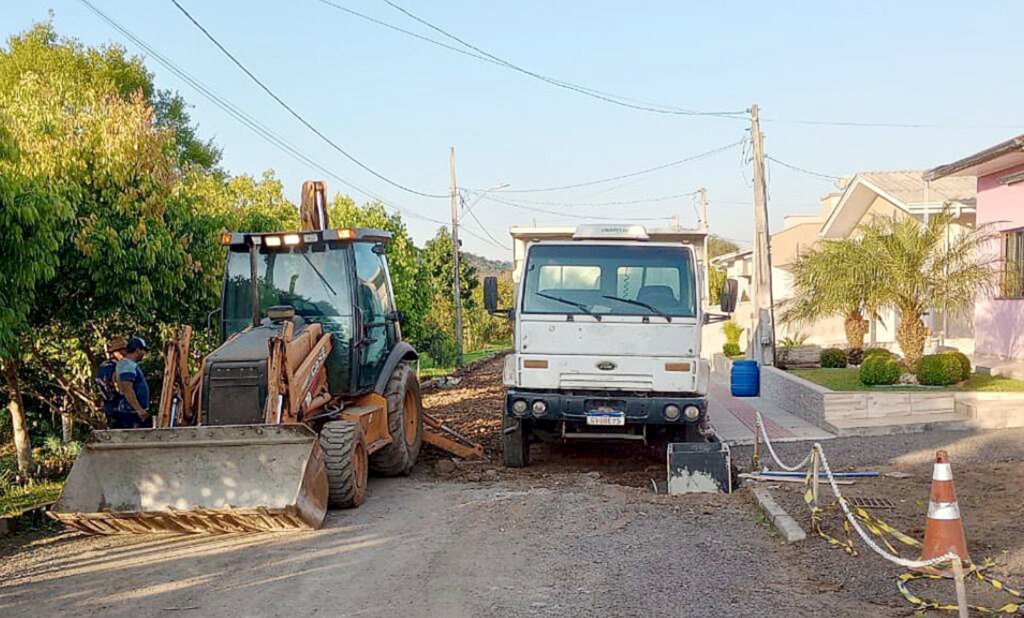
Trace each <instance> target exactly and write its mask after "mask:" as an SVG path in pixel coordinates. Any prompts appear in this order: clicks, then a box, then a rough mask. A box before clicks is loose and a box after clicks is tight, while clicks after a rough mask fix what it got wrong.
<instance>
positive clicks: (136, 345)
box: [125, 337, 149, 353]
mask: <svg viewBox="0 0 1024 618" xmlns="http://www.w3.org/2000/svg"><path fill="white" fill-rule="evenodd" d="M125 349H126V350H128V353H132V352H134V351H136V350H146V351H149V346H148V345H146V340H145V339H143V338H142V337H132V338H131V339H129V340H128V345H127V346H126V347H125Z"/></svg>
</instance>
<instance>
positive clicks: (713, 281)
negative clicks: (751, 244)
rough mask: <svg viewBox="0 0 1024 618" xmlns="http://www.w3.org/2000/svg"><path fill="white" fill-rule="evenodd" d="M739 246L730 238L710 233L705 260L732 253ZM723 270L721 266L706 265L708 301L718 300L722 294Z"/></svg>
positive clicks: (713, 302) (737, 249) (714, 301)
mask: <svg viewBox="0 0 1024 618" xmlns="http://www.w3.org/2000/svg"><path fill="white" fill-rule="evenodd" d="M739 250H740V247H739V245H737V244H736V243H734V242H732V241H731V240H726V239H724V238H722V237H721V236H715V235H711V236H708V255H707V260H708V261H709V262H710V260H711V259H712V258H716V257H718V256H720V255H725V254H727V253H732V252H733V251H739ZM725 279H726V276H725V270H723V269H721V268H714V267H711V266H709V267H708V302H709V303H711V304H715V303H717V302H718V297H719V296H721V295H722V286H723V285H725Z"/></svg>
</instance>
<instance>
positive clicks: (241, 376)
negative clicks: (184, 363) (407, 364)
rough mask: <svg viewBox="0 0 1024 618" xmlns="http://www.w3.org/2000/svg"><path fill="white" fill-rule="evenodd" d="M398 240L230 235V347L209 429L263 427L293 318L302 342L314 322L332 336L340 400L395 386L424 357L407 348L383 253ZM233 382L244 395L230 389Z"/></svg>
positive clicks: (212, 380)
mask: <svg viewBox="0 0 1024 618" xmlns="http://www.w3.org/2000/svg"><path fill="white" fill-rule="evenodd" d="M390 239H391V234H390V233H389V232H385V231H382V230H370V229H351V230H348V229H346V230H323V231H312V232H296V233H290V234H280V233H275V234H238V233H235V234H225V235H224V238H223V242H224V243H225V244H227V245H228V248H229V253H228V260H227V268H226V269H225V275H224V293H223V295H222V314H221V333H222V339H223V340H224V342H225V343H224V345H221V347H220V348H219V349H218V350H217V351H216V352H214V353H213V354H211V355H210V356H209V357H208V358H207V361H206V363H207V372H206V380H205V383H204V385H203V392H202V404H201V409H202V411H203V419H202V424H204V425H226V424H250V423H262V422H264V419H263V410H264V406H265V397H266V384H267V377H266V364H267V345H268V341H269V340H270V339H271V338H272V337H275V336H277V335H279V334H280V332H281V328H282V325H283V323H284V322H285V321H290V322H292V324H293V328H294V336H295V337H299V336H301V334H302V332H303V331H304V330H305V329H307V328H308V327H309V326H310V325H312V324H318V325H319V326H320V328H321V329H322V331H323V333H324V334H329V335H331V340H332V345H331V346H330V348H331V349H330V353H329V355H328V357H327V358H325V359H323V361H322V362H323V363H324V365H325V367H326V369H327V386H328V389H329V392H330V394H331V395H332V396H335V397H337V396H345V397H351V396H353V395H358V394H360V393H364V392H369V391H373V390H377V392H383V390H384V389H383V388H380V389H375V386H377V385H378V382H381V381H383V382H384V383H386V381H387V378H388V376H390V374H391V372H392V370H393V369H394V367H395V366H396V365H397V363H398V362H399V361H401V360H402V359H403V358H404V359H406V360H413V359H415V352H414V351H413V349H412V347H411V346H410V345H409V344H408V343H404V342H402V335H401V325H400V322H401V314H400V313H399V312H398V311H397V310H396V308H395V301H394V293H393V291H392V289H391V279H390V277H389V274H388V270H387V260H386V258H385V255H384V254H385V245H386V243H387V242H388V241H389V240H390ZM282 318H283V319H282ZM249 326H252V327H253V328H251V329H249V330H246V328H248V327H249ZM232 338H233V339H232ZM228 340H231V341H230V343H227V342H228ZM225 382H234V383H235V388H223V386H224V385H225ZM211 385H216V386H217V387H216V388H211ZM381 386H383V385H381ZM212 399H216V401H213V400H212ZM211 411H216V414H215V415H213V414H211ZM297 420H299V421H302V420H305V419H297Z"/></svg>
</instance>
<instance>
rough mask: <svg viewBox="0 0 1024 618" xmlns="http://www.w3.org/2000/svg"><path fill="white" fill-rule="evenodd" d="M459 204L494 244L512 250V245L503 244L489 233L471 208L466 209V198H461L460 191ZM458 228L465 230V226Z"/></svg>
mask: <svg viewBox="0 0 1024 618" xmlns="http://www.w3.org/2000/svg"><path fill="white" fill-rule="evenodd" d="M459 204H460V205H461V206H462V208H463V209H464V210H465V211H466V213H467V214H468V215H469V216H470V217H473V220H474V221H476V224H477V225H478V226H480V231H482V232H483V233H484V234H487V236H488V237H490V239H491V240H493V241H494V244H496V245H498V246H499V247H501V248H502V249H505V250H507V251H511V250H512V247H507V246H505V245H504V244H502V242H501V241H500V240H498V239H497V238H495V237H494V236H493V235H491V233H490V231H488V229H487V228H486V227H484V224H483V223H481V222H480V219H478V218H477V216H476V213H475V212H473V209H472V208H468V209H467V208H466V200H465V199H464V198H463V196H462V193H461V192H460V193H459ZM460 229H462V230H463V231H465V229H466V228H464V227H461V226H460Z"/></svg>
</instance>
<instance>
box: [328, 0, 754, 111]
mask: <svg viewBox="0 0 1024 618" xmlns="http://www.w3.org/2000/svg"><path fill="white" fill-rule="evenodd" d="M321 1H322V0H321ZM384 3H385V4H387V5H388V6H390V7H391V8H393V9H395V10H396V11H398V12H400V13H402V14H403V15H405V16H407V17H409V18H410V19H412V20H413V21H416V22H418V23H420V24H423V25H424V26H426V27H427V28H430V29H431V30H434V31H435V32H438V33H440V34H441V35H443V36H445V37H446V38H449V39H451V40H453V41H455V42H457V43H459V44H460V45H463V46H465V47H467V48H469V49H471V50H473V51H475V52H477V53H478V54H480V55H482V56H484V57H486V58H489V59H491V60H492V61H494V62H495V63H497V64H500V65H502V66H504V67H506V68H508V69H511V70H513V71H516V72H518V73H522V74H524V75H528V76H530V77H533V78H535V79H539V80H541V81H543V82H546V83H548V84H551V85H553V86H557V87H559V88H564V89H566V90H571V91H573V92H578V93H580V94H582V95H585V96H588V97H591V98H594V99H599V100H601V101H606V102H608V103H612V104H614V105H619V106H621V107H628V108H631V109H636V110H640V111H645V112H652V113H655V114H671V115H677V116H714V117H719V118H730V119H733V120H743V119H745V116H744V115H745V114H746V112H745V111H743V110H741V111H733V112H726V111H718V112H705V111H697V110H692V109H682V108H676V107H669V106H653V105H651V104H646V105H637V104H634V103H630V102H629V101H628V100H627V99H625V98H624V97H620V96H618V95H613V94H609V93H605V92H601V91H599V90H595V89H593V88H588V87H586V86H580V85H578V84H573V83H571V82H567V81H562V80H559V79H555V78H553V77H549V76H547V75H543V74H541V73H537V72H534V71H531V70H529V69H525V68H523V67H521V66H519V65H516V64H513V63H512V62H509V61H508V60H504V59H502V58H499V57H498V56H495V55H494V54H491V53H490V52H487V51H485V50H483V49H481V48H479V47H476V46H475V45H473V44H471V43H468V42H466V41H465V40H463V39H461V38H459V37H457V36H455V35H454V34H452V33H450V32H448V31H447V30H444V29H443V28H441V27H440V26H435V25H434V24H432V23H430V22H428V21H426V20H425V19H422V18H420V17H418V16H416V15H414V14H413V13H411V12H410V11H408V10H406V9H404V8H402V7H401V6H399V5H397V4H395V3H394V2H391V0H384Z"/></svg>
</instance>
